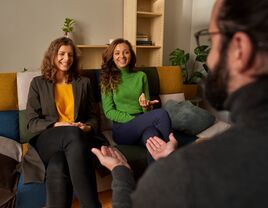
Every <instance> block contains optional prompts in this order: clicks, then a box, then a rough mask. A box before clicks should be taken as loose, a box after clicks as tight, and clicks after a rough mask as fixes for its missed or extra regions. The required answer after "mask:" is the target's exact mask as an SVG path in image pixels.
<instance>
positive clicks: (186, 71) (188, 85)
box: [169, 45, 210, 99]
mask: <svg viewBox="0 0 268 208" xmlns="http://www.w3.org/2000/svg"><path fill="white" fill-rule="evenodd" d="M209 50H210V48H209V47H208V46H207V45H201V46H198V47H196V48H195V49H194V54H195V59H194V60H193V61H190V54H189V53H186V52H185V51H184V50H182V49H180V48H176V49H175V50H173V51H172V52H171V53H170V55H169V61H170V63H171V65H172V66H179V67H180V68H181V70H182V75H183V84H184V94H185V98H186V99H191V98H193V97H195V96H196V94H197V83H198V81H200V80H201V79H202V78H204V77H205V76H206V75H207V72H208V67H207V65H206V60H207V56H208V53H209Z"/></svg>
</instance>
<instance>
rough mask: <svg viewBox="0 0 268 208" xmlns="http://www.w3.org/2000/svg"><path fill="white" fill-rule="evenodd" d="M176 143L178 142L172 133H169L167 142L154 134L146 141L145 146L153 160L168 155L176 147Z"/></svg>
mask: <svg viewBox="0 0 268 208" xmlns="http://www.w3.org/2000/svg"><path fill="white" fill-rule="evenodd" d="M177 145H178V142H177V140H176V139H175V137H174V135H173V133H170V135H169V141H168V142H165V141H163V140H162V139H160V138H159V137H156V136H154V137H150V138H149V139H148V140H147V142H146V147H147V149H148V151H149V152H150V154H151V155H152V157H153V158H154V159H155V160H158V159H159V158H161V157H166V156H168V155H169V154H170V153H171V152H173V151H174V150H175V149H176V147H177Z"/></svg>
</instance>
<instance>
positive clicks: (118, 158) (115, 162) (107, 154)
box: [91, 146, 131, 171]
mask: <svg viewBox="0 0 268 208" xmlns="http://www.w3.org/2000/svg"><path fill="white" fill-rule="evenodd" d="M91 151H92V152H93V153H94V154H95V155H96V156H97V157H98V159H99V161H100V163H101V164H102V165H103V166H105V167H106V168H108V169H109V170H110V171H112V170H113V169H114V168H115V167H117V166H119V165H123V166H125V167H127V168H129V169H131V168H130V166H129V164H128V163H127V160H126V158H125V157H124V155H122V153H120V152H119V151H118V150H116V149H115V148H112V147H107V146H102V147H101V149H100V150H99V149H97V148H92V149H91Z"/></svg>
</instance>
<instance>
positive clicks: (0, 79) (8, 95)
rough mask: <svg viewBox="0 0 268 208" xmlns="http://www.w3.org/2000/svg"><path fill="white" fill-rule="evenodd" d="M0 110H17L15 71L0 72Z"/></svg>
mask: <svg viewBox="0 0 268 208" xmlns="http://www.w3.org/2000/svg"><path fill="white" fill-rule="evenodd" d="M0 92H1V96H0V111H6V110H17V109H18V98H17V82H16V73H0Z"/></svg>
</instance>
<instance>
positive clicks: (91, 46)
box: [77, 45, 108, 48]
mask: <svg viewBox="0 0 268 208" xmlns="http://www.w3.org/2000/svg"><path fill="white" fill-rule="evenodd" d="M107 47H108V45H77V48H107Z"/></svg>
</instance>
